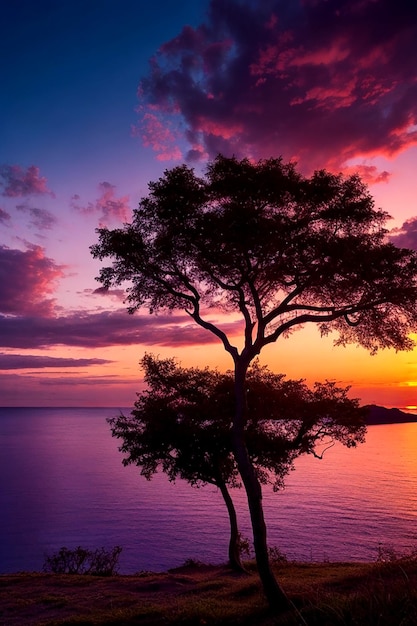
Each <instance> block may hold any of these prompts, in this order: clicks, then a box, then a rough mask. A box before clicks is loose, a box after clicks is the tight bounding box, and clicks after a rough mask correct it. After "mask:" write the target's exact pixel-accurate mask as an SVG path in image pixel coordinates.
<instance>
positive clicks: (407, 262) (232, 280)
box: [92, 155, 417, 608]
mask: <svg viewBox="0 0 417 626" xmlns="http://www.w3.org/2000/svg"><path fill="white" fill-rule="evenodd" d="M387 217H388V215H387V214H386V213H385V212H383V211H381V210H379V209H375V207H374V202H373V199H372V197H371V195H370V194H369V192H368V190H367V188H366V187H365V185H364V184H363V183H362V182H361V180H360V178H359V177H358V176H349V177H347V178H344V177H343V176H342V175H334V174H331V173H329V172H326V171H324V170H320V171H317V172H315V173H314V174H313V175H312V176H311V177H304V176H302V175H301V174H300V173H298V172H297V171H296V168H295V166H294V165H293V164H292V163H284V162H283V161H282V159H280V158H279V159H268V160H263V161H259V162H258V163H251V162H250V161H249V160H248V159H243V160H238V159H236V158H234V157H233V158H226V157H224V156H221V155H219V156H218V157H217V158H216V159H215V160H214V161H213V162H212V163H210V164H209V165H208V166H207V170H206V175H205V176H204V177H198V176H197V175H196V174H195V172H194V171H193V170H192V169H191V168H189V167H187V166H185V165H182V166H179V167H175V168H173V169H172V170H168V171H166V172H165V173H164V175H163V176H162V177H161V178H160V179H159V180H157V181H155V182H151V183H150V184H149V195H148V196H147V197H145V198H143V199H142V200H141V202H140V204H139V208H138V209H137V210H136V211H135V213H134V216H133V221H132V223H131V224H126V225H125V226H124V227H123V228H120V229H115V230H107V229H105V228H102V229H99V230H98V233H99V242H98V243H97V244H96V245H94V246H92V254H93V256H94V257H97V258H99V259H104V258H106V257H110V258H111V259H112V264H111V266H109V267H104V268H102V269H101V271H100V276H99V280H100V281H101V283H102V285H103V286H104V287H105V288H110V287H111V286H112V285H120V284H122V283H124V282H125V281H127V282H128V284H129V286H128V295H127V298H128V302H129V311H130V312H132V313H133V312H134V311H136V310H137V309H139V308H142V307H147V308H148V309H149V311H150V313H154V312H157V311H159V310H176V309H180V310H183V311H185V312H186V313H188V315H189V316H190V318H191V319H193V320H194V321H195V322H196V323H197V324H199V325H200V326H201V327H202V328H204V329H206V330H208V331H209V332H211V333H213V335H215V336H216V337H217V338H218V339H219V340H220V341H221V342H222V343H223V346H224V348H225V350H226V351H227V352H228V353H229V354H230V355H231V357H232V359H233V364H234V381H235V384H234V391H235V412H234V418H233V428H232V437H233V451H234V457H235V460H236V463H237V466H238V469H239V473H240V476H241V478H242V481H243V484H244V487H245V490H246V493H247V498H248V504H249V510H250V516H251V522H252V529H253V537H254V547H255V554H256V560H257V566H258V570H259V575H260V577H261V580H262V584H263V588H264V592H265V594H266V596H267V599H268V601H269V603H270V605H271V607H276V608H280V607H284V606H286V605H287V601H286V598H285V594H284V593H283V590H282V589H281V587H280V585H279V584H278V583H277V581H276V579H275V577H274V575H273V573H272V571H271V568H270V564H269V559H268V551H267V542H266V527H265V521H264V515H263V507H262V490H261V485H260V482H259V480H258V477H257V475H256V471H255V469H254V467H253V464H252V462H251V460H250V457H249V454H248V450H247V446H246V438H245V425H246V423H247V419H248V410H247V398H246V391H245V380H246V375H247V370H248V367H249V365H250V363H251V362H252V360H253V359H254V358H255V357H256V356H257V355H258V354H259V353H260V352H261V350H262V349H263V348H264V347H265V346H266V345H268V344H271V343H274V342H276V341H277V339H279V338H280V337H285V336H286V335H288V334H290V333H291V332H292V331H293V330H295V329H297V328H300V327H301V326H303V325H305V324H308V323H313V324H317V325H318V327H319V329H320V332H321V333H322V335H326V334H328V333H330V332H332V331H335V332H336V336H337V339H336V344H338V345H346V344H347V343H349V342H355V343H358V344H360V345H362V346H364V347H365V348H366V349H368V350H369V351H371V352H375V351H376V350H377V349H378V348H380V347H382V348H394V349H396V350H405V349H410V348H411V347H412V346H413V342H412V340H411V339H410V337H409V333H410V332H412V331H415V330H416V329H417V308H416V300H417V257H416V254H415V253H414V252H413V251H410V250H407V249H400V248H397V247H395V246H394V245H392V244H390V243H387V242H386V240H385V235H386V230H385V229H384V224H385V221H386V219H387ZM216 311H217V312H221V313H223V314H224V313H233V314H235V315H236V314H237V315H239V316H240V319H241V321H242V323H243V337H242V339H243V347H242V346H240V345H239V342H237V345H235V344H234V343H233V342H234V339H235V337H234V335H232V334H230V333H229V334H227V332H226V330H225V327H224V326H222V323H221V322H220V321H219V322H218V323H216V322H215V321H213V313H215V312H216ZM222 317H223V316H222Z"/></svg>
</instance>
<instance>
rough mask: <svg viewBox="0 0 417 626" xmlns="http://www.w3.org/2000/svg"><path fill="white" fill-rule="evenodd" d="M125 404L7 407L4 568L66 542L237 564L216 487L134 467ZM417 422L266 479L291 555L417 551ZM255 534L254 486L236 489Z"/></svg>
mask: <svg viewBox="0 0 417 626" xmlns="http://www.w3.org/2000/svg"><path fill="white" fill-rule="evenodd" d="M118 413H119V411H118V410H117V409H103V408H95V409H92V408H86V409H83V408H36V409H29V408H7V409H6V408H2V409H0V445H1V451H0V511H1V514H0V572H1V573H9V572H17V571H39V570H41V569H42V566H43V563H44V560H45V556H46V555H50V554H52V553H54V552H56V551H57V550H59V549H60V548H61V547H63V546H65V547H67V548H70V549H71V548H75V547H77V546H82V547H86V548H90V549H95V548H99V547H106V548H111V547H113V546H116V545H120V546H121V547H122V548H123V550H122V554H121V557H120V561H119V564H120V566H119V571H120V573H126V574H128V573H136V572H140V571H163V570H166V569H169V568H174V567H177V566H179V565H181V564H183V563H184V561H185V560H186V559H196V560H200V561H204V562H209V563H222V562H225V561H227V545H228V517H227V512H226V508H225V506H224V503H223V500H222V498H221V495H220V493H219V491H218V490H217V489H215V488H214V487H212V486H205V487H201V488H199V489H197V488H194V487H191V486H190V485H188V484H187V483H186V482H184V481H177V482H176V483H174V484H173V483H170V482H169V481H168V479H167V478H166V477H165V475H164V474H161V473H158V474H157V475H156V476H154V477H153V478H152V480H151V481H147V480H146V479H145V478H143V477H142V476H141V475H140V471H139V469H138V468H136V467H132V466H129V467H124V466H123V465H122V458H123V455H122V454H121V453H120V452H119V451H118V445H119V442H118V440H117V439H114V438H112V436H111V433H110V429H109V425H108V423H107V422H106V418H107V417H113V416H115V415H117V414H118ZM416 449H417V423H408V424H388V425H381V426H370V427H369V428H368V434H367V440H366V443H365V444H362V445H361V446H359V447H358V448H356V449H346V448H344V447H343V446H341V445H338V444H337V445H335V446H334V447H333V448H331V449H329V450H328V451H327V452H326V453H325V455H324V458H323V460H318V459H315V458H313V457H310V456H309V457H303V458H300V459H299V460H298V462H297V464H296V469H295V470H294V471H293V472H291V474H290V475H289V476H288V478H287V480H286V488H285V489H284V490H283V491H280V492H278V493H274V492H273V491H272V489H271V488H270V487H266V488H264V509H265V517H266V522H267V527H268V540H269V544H270V545H272V546H277V547H278V548H279V549H280V550H281V552H283V553H284V554H285V555H286V556H287V557H288V558H289V559H297V560H302V561H372V560H375V559H376V558H377V555H378V548H379V547H383V548H388V547H393V548H394V549H395V550H396V551H397V552H398V553H403V552H407V551H410V550H412V549H413V548H417V524H416V522H417V455H416ZM232 495H233V499H234V501H235V504H236V508H237V512H238V517H239V523H240V529H241V533H242V535H243V536H244V537H248V538H249V537H250V535H251V532H250V522H249V516H248V513H247V504H246V500H245V493H244V491H243V490H239V489H234V490H233V494H232Z"/></svg>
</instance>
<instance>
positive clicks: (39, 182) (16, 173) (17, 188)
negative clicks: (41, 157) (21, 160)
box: [0, 165, 54, 198]
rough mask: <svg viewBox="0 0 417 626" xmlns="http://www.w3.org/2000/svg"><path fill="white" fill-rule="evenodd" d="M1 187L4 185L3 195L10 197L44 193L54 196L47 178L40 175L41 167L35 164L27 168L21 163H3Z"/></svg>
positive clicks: (0, 179) (0, 177)
mask: <svg viewBox="0 0 417 626" xmlns="http://www.w3.org/2000/svg"><path fill="white" fill-rule="evenodd" d="M0 187H3V192H2V195H3V196H6V197H8V198H22V197H25V196H31V195H44V194H48V195H50V196H53V197H54V194H53V192H52V191H50V190H49V189H48V187H47V180H46V178H44V177H43V176H40V175H39V167H36V166H35V165H31V166H30V167H28V168H27V169H26V170H25V169H24V168H22V167H21V166H20V165H1V166H0Z"/></svg>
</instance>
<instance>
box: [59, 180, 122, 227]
mask: <svg viewBox="0 0 417 626" xmlns="http://www.w3.org/2000/svg"><path fill="white" fill-rule="evenodd" d="M98 189H99V193H100V196H99V197H98V198H97V200H96V201H95V202H94V203H92V202H88V203H87V204H86V205H83V204H82V203H81V202H80V201H81V198H80V196H79V195H78V194H75V195H74V196H72V198H71V207H72V208H73V209H74V210H75V211H77V212H78V213H81V214H82V215H93V214H97V215H98V218H99V225H100V227H101V226H108V225H109V224H112V223H121V222H127V221H129V219H130V218H131V214H132V211H131V208H130V206H129V196H122V197H120V198H118V197H117V196H116V187H115V185H112V184H111V183H108V182H102V183H100V184H99V186H98Z"/></svg>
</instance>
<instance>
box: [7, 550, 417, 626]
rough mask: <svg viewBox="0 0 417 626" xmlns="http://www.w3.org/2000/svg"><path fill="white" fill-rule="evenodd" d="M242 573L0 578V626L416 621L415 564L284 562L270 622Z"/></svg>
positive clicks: (251, 577) (251, 580) (213, 569)
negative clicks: (284, 606) (280, 601)
mask: <svg viewBox="0 0 417 626" xmlns="http://www.w3.org/2000/svg"><path fill="white" fill-rule="evenodd" d="M247 566H248V573H247V574H237V573H235V572H233V571H232V570H230V569H229V568H227V567H226V566H213V565H203V564H200V563H198V562H190V563H187V564H186V565H184V566H183V567H180V568H178V569H175V570H170V571H169V572H167V573H162V574H156V573H148V572H141V573H139V574H136V575H132V576H121V575H116V576H111V577H97V576H86V575H61V574H39V573H20V574H13V575H3V576H0V607H1V609H0V624H1V625H2V626H6V625H7V626H17V625H19V626H21V625H22V624H25V626H58V625H63V624H66V625H69V624H78V625H80V624H82V625H83V626H87V625H91V626H92V625H110V624H114V625H120V626H121V625H126V626H128V625H133V624H141V625H151V624H164V625H170V624H187V625H192V624H199V625H202V624H207V625H209V624H242V625H243V624H246V625H249V624H254V625H255V624H256V625H260V626H272V625H274V626H280V625H282V626H295V625H303V624H308V625H309V626H310V625H317V626H319V625H320V626H326V625H329V626H330V625H350V626H354V625H355V626H356V625H357V626H363V625H364V624H366V625H367V626H376V625H378V626H388V625H390V626H394V625H395V626H407V625H410V626H411V625H415V624H417V585H416V583H417V560H416V559H415V558H404V559H395V560H392V561H387V562H379V563H373V564H370V563H368V564H367V563H287V564H280V565H276V566H275V567H276V569H277V571H276V573H277V574H278V575H279V577H280V580H281V582H282V585H283V587H284V589H285V590H286V593H287V594H288V598H289V600H290V602H291V606H292V608H291V610H289V611H287V612H286V613H284V614H282V615H280V616H273V615H272V614H271V613H270V612H269V610H268V606H267V603H266V601H265V598H264V596H263V594H262V590H261V586H260V583H259V578H258V576H257V575H256V569H255V564H254V563H249V564H247Z"/></svg>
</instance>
